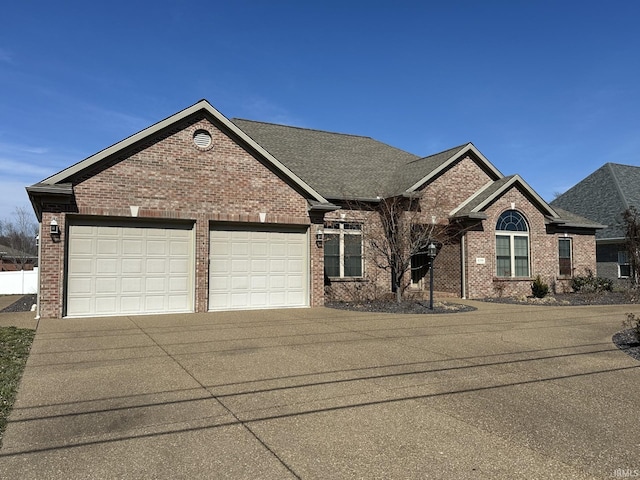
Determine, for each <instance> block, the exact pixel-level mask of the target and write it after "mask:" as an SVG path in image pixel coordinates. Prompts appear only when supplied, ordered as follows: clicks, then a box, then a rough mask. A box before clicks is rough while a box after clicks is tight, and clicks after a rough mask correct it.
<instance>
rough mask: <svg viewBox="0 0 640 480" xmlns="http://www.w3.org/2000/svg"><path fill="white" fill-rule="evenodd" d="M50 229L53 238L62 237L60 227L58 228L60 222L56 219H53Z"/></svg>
mask: <svg viewBox="0 0 640 480" xmlns="http://www.w3.org/2000/svg"><path fill="white" fill-rule="evenodd" d="M50 227H51V229H50V230H49V232H50V233H51V236H52V237H55V236H60V227H59V226H58V221H57V220H56V219H55V218H52V219H51V223H50Z"/></svg>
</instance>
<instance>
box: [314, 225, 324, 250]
mask: <svg viewBox="0 0 640 480" xmlns="http://www.w3.org/2000/svg"><path fill="white" fill-rule="evenodd" d="M323 243H324V231H323V230H322V228H318V230H316V246H318V247H321V246H322V244H323Z"/></svg>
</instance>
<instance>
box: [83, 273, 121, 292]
mask: <svg viewBox="0 0 640 480" xmlns="http://www.w3.org/2000/svg"><path fill="white" fill-rule="evenodd" d="M87 283H88V284H89V288H88V290H91V288H90V284H91V283H90V282H87ZM96 292H97V293H100V294H116V293H118V281H117V279H116V278H114V277H111V278H109V277H106V278H96ZM87 293H88V292H87Z"/></svg>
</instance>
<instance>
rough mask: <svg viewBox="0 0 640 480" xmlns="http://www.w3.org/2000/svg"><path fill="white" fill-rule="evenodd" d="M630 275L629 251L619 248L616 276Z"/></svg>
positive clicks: (625, 276) (626, 276)
mask: <svg viewBox="0 0 640 480" xmlns="http://www.w3.org/2000/svg"><path fill="white" fill-rule="evenodd" d="M630 276H631V264H630V263H629V252H627V251H626V250H620V251H619V252H618V278H629V277H630Z"/></svg>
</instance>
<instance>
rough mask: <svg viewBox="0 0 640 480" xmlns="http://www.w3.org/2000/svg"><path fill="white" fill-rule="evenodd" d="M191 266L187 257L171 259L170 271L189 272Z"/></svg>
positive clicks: (172, 272) (173, 272)
mask: <svg viewBox="0 0 640 480" xmlns="http://www.w3.org/2000/svg"><path fill="white" fill-rule="evenodd" d="M189 266H190V265H189V261H188V260H187V259H184V260H182V259H171V260H170V261H169V273H170V274H171V275H179V274H187V273H188V272H189Z"/></svg>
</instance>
